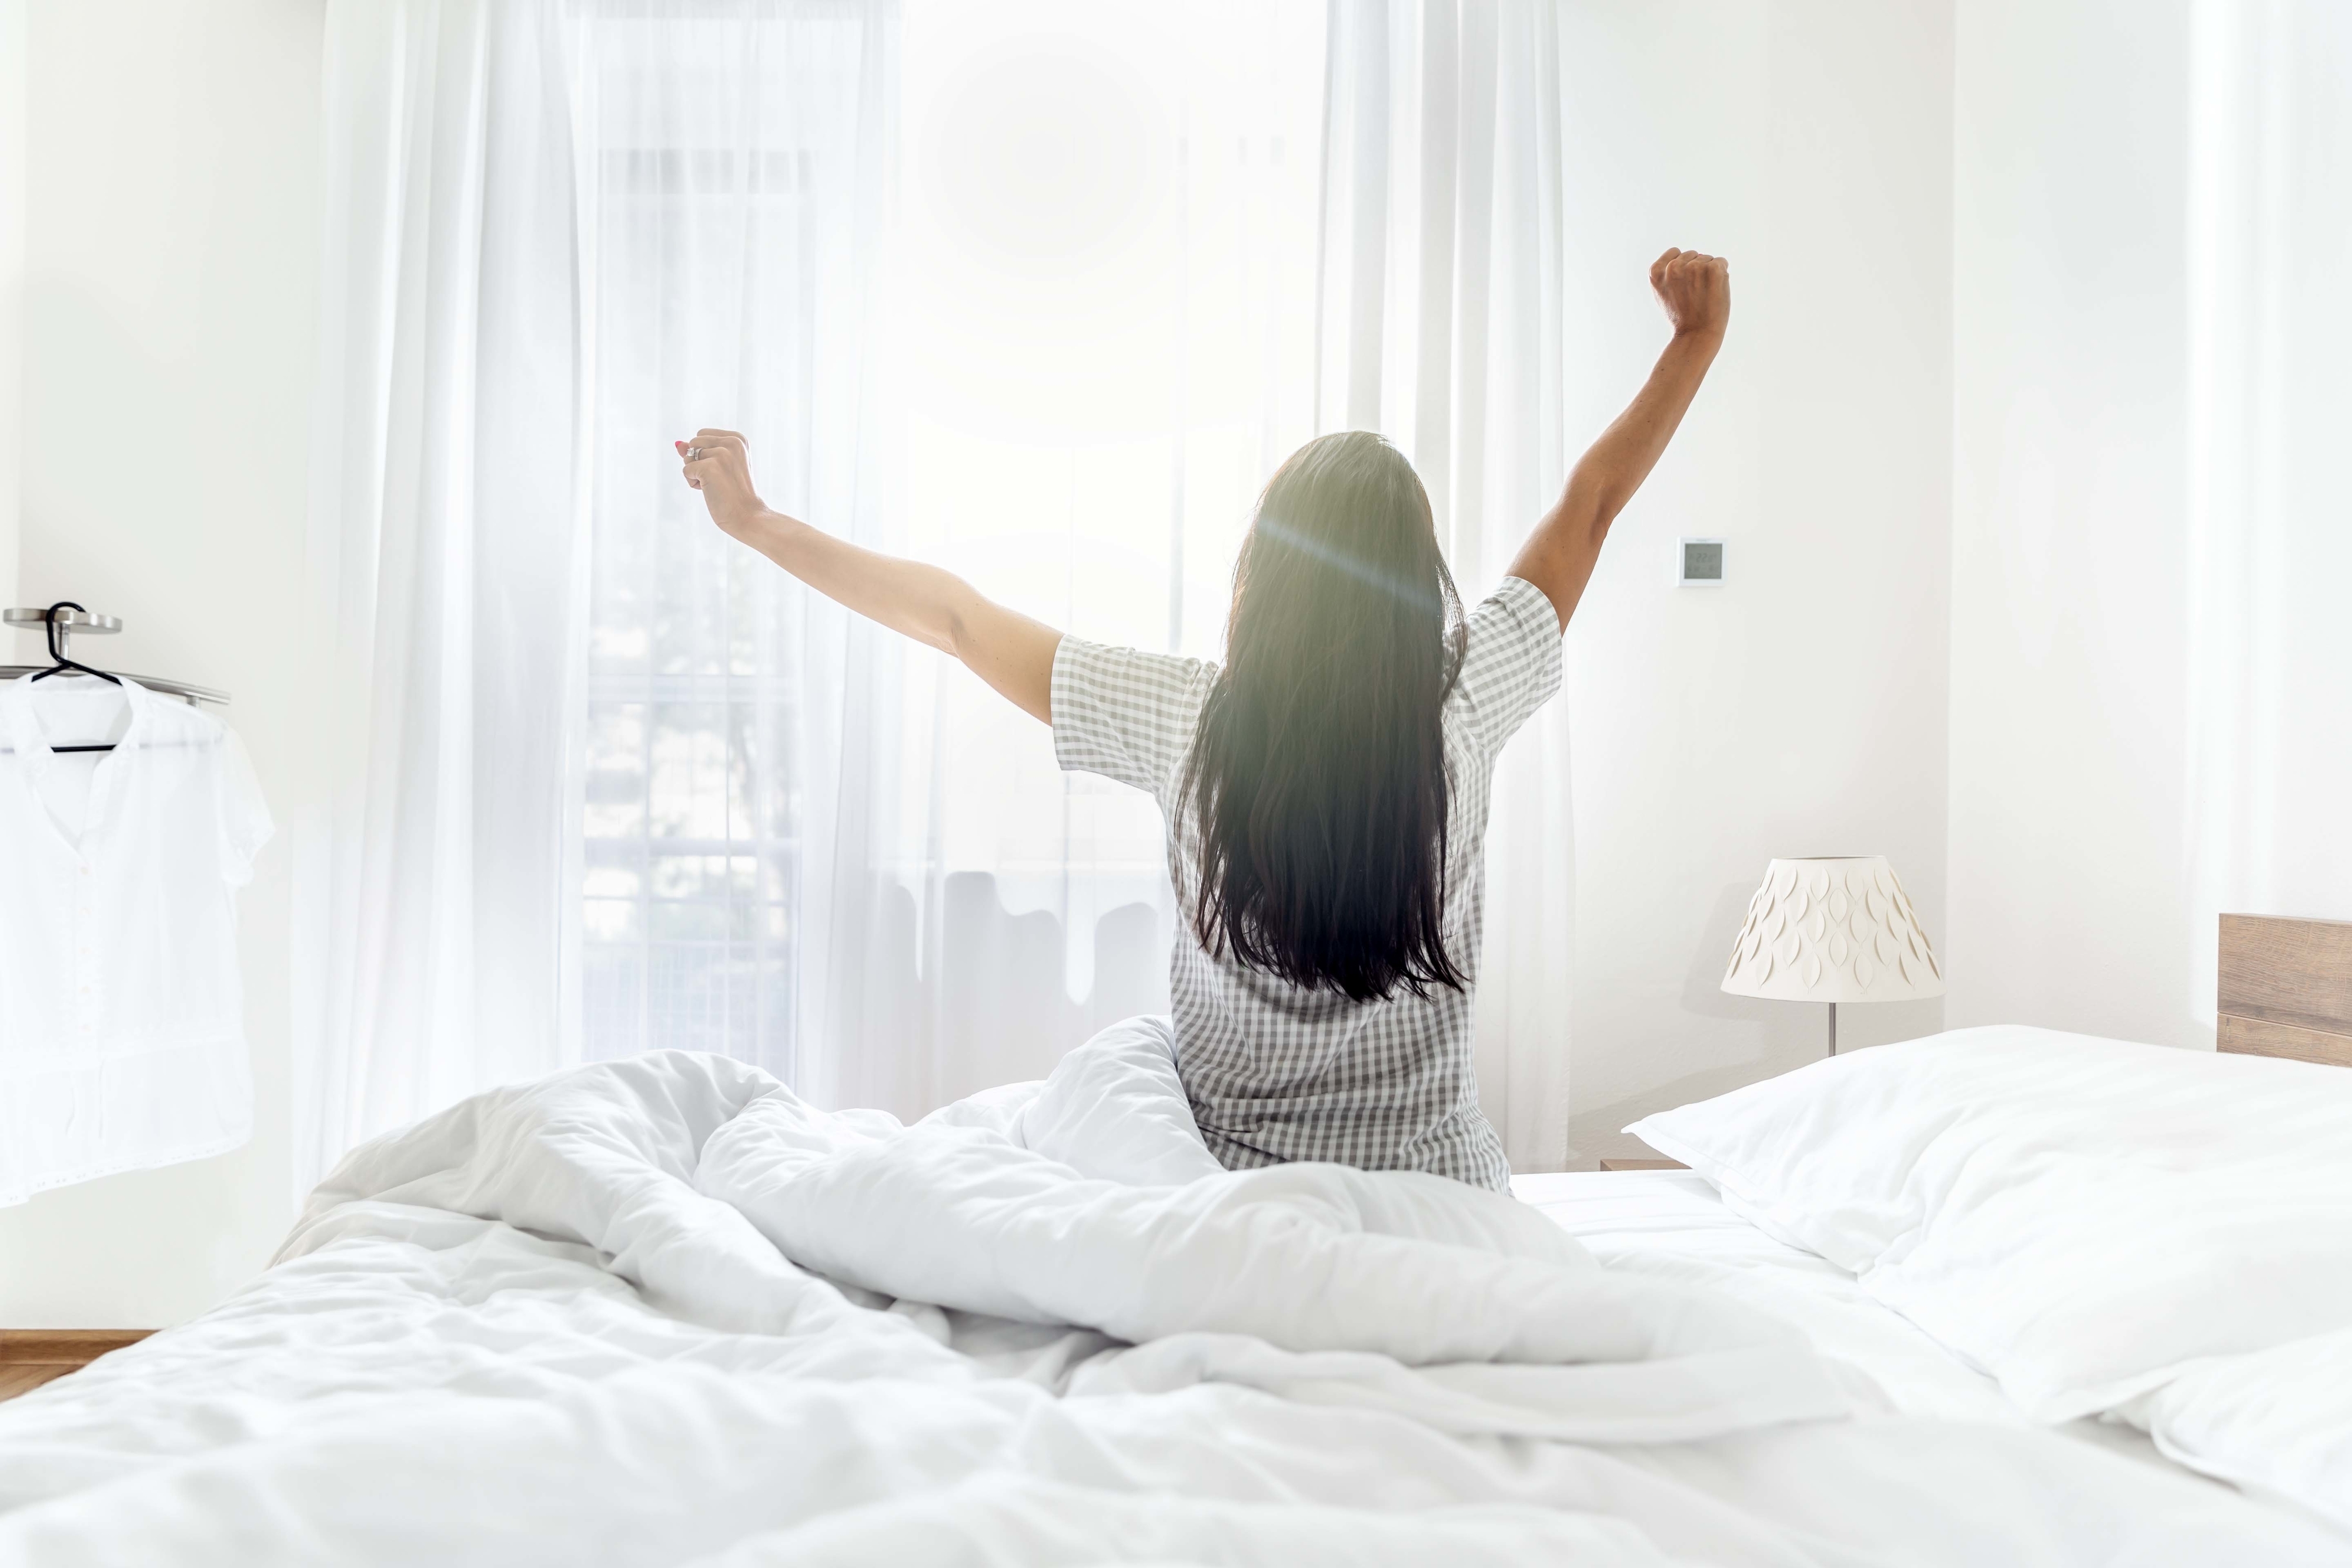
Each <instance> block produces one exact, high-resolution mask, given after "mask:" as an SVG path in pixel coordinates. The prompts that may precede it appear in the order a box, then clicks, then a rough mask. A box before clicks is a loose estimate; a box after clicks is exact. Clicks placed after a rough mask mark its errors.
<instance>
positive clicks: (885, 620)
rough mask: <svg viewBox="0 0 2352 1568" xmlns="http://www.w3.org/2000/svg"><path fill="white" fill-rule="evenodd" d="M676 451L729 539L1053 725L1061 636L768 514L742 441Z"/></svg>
mask: <svg viewBox="0 0 2352 1568" xmlns="http://www.w3.org/2000/svg"><path fill="white" fill-rule="evenodd" d="M677 452H678V456H679V457H680V458H681V459H683V460H684V462H685V464H686V482H687V483H688V484H689V485H691V486H694V487H695V488H696V489H698V490H699V491H701V492H702V499H703V502H704V504H705V505H707V506H708V507H709V508H710V517H711V520H712V521H713V522H715V523H717V524H718V525H719V528H721V529H723V530H724V531H725V532H726V533H728V534H729V535H730V536H731V537H733V538H739V539H741V540H742V541H743V542H744V543H745V544H747V545H750V546H751V548H752V549H755V550H758V551H759V552H760V553H761V555H763V556H766V557H767V558H768V559H770V560H772V561H774V562H775V563H776V564H777V565H778V566H781V567H782V568H783V569H784V570H786V571H789V572H791V573H792V574H793V576H794V577H797V578H799V579H800V580H802V581H803V582H805V583H807V584H808V585H809V586H810V587H811V588H814V589H815V590H816V591H818V592H819V593H822V594H824V596H825V597H826V598H827V599H831V600H833V601H835V602H837V603H840V604H843V605H845V606H847V607H848V608H849V609H852V610H855V611H856V612H857V613H859V614H860V615H863V616H866V618H867V619H869V620H873V621H878V622H881V623H882V624H883V625H885V626H887V627H889V628H890V630H892V631H893V632H904V633H905V634H906V635H908V636H909V637H912V638H913V639H915V641H917V642H918V643H929V644H930V645H931V646H932V647H934V648H937V649H939V650H940V652H942V653H953V654H954V655H955V656H956V657H957V658H959V659H961V660H962V661H963V662H964V663H965V664H967V665H969V666H970V667H971V672H972V674H976V675H978V676H979V677H980V678H981V679H982V680H983V681H986V682H987V683H988V684H989V685H992V686H993V687H995V688H996V689H997V690H998V691H999V692H1002V693H1003V695H1005V696H1007V697H1009V698H1011V699H1012V701H1013V704H1014V706H1018V707H1019V708H1020V709H1021V710H1022V711H1023V712H1024V713H1027V714H1031V715H1034V716H1036V717H1038V718H1041V719H1044V720H1045V722H1046V723H1047V724H1051V723H1053V722H1054V653H1055V650H1057V649H1058V648H1060V647H1061V645H1062V634H1061V633H1060V632H1056V631H1055V630H1054V629H1053V628H1052V627H1051V626H1046V625H1044V624H1041V623H1040V622H1035V621H1032V620H1030V619H1029V617H1027V616H1026V615H1022V614H1019V613H1017V612H1013V611H1011V610H1007V609H1006V608H1004V606H1003V605H1002V604H999V603H997V602H996V601H993V600H991V599H987V598H983V597H982V595H981V593H980V591H978V590H977V589H975V588H973V587H972V585H971V584H970V583H968V582H966V581H965V580H963V579H961V578H960V577H958V576H956V575H955V574H954V573H953V572H950V571H942V570H940V569H939V568H938V567H935V566H926V565H925V564H923V563H922V562H921V561H919V560H903V559H899V558H898V557H897V556H889V555H881V554H877V552H875V551H873V550H870V549H861V548H860V547H858V546H856V545H854V544H851V543H850V542H849V541H848V540H846V539H837V538H834V537H833V536H832V535H831V534H828V533H825V532H824V531H822V530H820V529H817V528H811V527H810V526H809V525H808V524H806V523H804V522H802V521H801V520H800V519H799V518H797V517H786V516H784V515H783V514H782V512H777V511H772V510H770V509H769V508H768V507H767V506H766V505H765V504H764V503H762V502H761V499H760V496H759V492H758V491H757V490H755V489H754V488H753V487H752V485H751V459H750V456H749V455H748V453H747V451H746V448H745V446H744V444H743V438H742V437H741V436H740V435H738V434H735V433H734V432H733V431H731V430H698V431H696V432H695V433H694V438H693V439H692V440H691V441H681V442H679V443H677Z"/></svg>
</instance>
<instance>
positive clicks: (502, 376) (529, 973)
mask: <svg viewBox="0 0 2352 1568" xmlns="http://www.w3.org/2000/svg"><path fill="white" fill-rule="evenodd" d="M553 16H554V10H553V7H552V6H539V5H507V4H500V3H498V0H447V3H445V4H413V5H412V4H383V5H333V6H331V7H330V10H329V16H328V26H327V52H326V67H325V94H326V103H327V108H328V114H327V124H328V143H327V148H326V155H327V162H328V166H329V171H330V177H329V182H328V222H327V233H326V257H325V261H326V267H325V279H326V281H325V288H324V295H325V298H324V303H323V319H322V322H321V342H322V363H321V368H320V397H319V402H318V411H317V415H316V428H315V431H314V435H313V452H312V466H311V475H312V504H311V516H312V523H311V562H310V565H311V576H312V581H313V589H312V592H311V595H310V598H311V603H310V607H309V609H310V613H311V614H312V615H313V616H315V617H318V618H319V619H320V620H321V621H322V622H324V624H322V625H320V626H319V627H318V628H316V630H315V632H314V635H313V638H312V641H311V644H310V645H312V646H315V647H320V648H323V649H328V650H331V656H330V658H329V659H328V660H327V662H326V664H324V666H323V667H322V668H321V669H320V670H319V671H318V672H317V674H318V675H319V677H320V689H319V695H320V711H321V712H323V713H325V714H327V715H329V716H330V718H329V723H328V726H327V727H326V729H325V731H324V732H323V733H321V734H320V736H319V737H317V744H318V749H319V753H320V758H321V762H322V766H323V767H324V768H326V769H327V770H328V777H329V781H330V783H331V789H332V797H331V807H330V809H329V811H328V814H327V816H326V818H325V820H323V821H304V822H300V823H298V824H297V826H298V832H297V834H296V839H295V847H296V853H297V856H298V870H297V881H296V898H297V900H298V905H297V920H296V930H297V933H298V940H299V941H301V942H303V943H305V944H306V945H307V948H308V950H307V951H305V952H303V953H301V954H299V955H298V957H299V962H298V964H297V966H296V973H297V975H298V977H299V981H298V984H299V985H301V986H302V987H303V988H304V989H303V991H302V992H301V993H300V994H298V996H297V998H296V1006H297V1009H298V1019H297V1028H298V1030H299V1038H300V1043H299V1048H298V1053H297V1079H296V1085H295V1103H296V1107H297V1162H298V1168H297V1172H296V1176H297V1179H298V1181H302V1182H307V1181H308V1180H309V1179H310V1178H313V1177H315V1176H317V1175H318V1174H320V1172H321V1171H322V1170H323V1169H324V1168H325V1167H326V1166H328V1165H329V1164H331V1162H332V1161H333V1159H334V1158H335V1156H336V1155H339V1154H340V1153H341V1151H342V1150H343V1149H344V1148H346V1147H348V1146H349V1145H351V1144H352V1142H354V1141H356V1140H357V1139H359V1138H361V1137H364V1136H366V1135H368V1134H373V1133H375V1132H378V1131H381V1130H383V1128H385V1127H387V1126H392V1125H396V1124H400V1123H402V1122H404V1121H406V1120H408V1119H410V1118H412V1117H415V1116H417V1115H420V1114H423V1113H425V1112H428V1111H431V1110H434V1109H436V1108H437V1107H439V1106H441V1105H445V1104H446V1103H449V1102H450V1101H452V1100H455V1099H457V1098H459V1097H461V1096H463V1095H465V1094H467V1093H470V1092H473V1091H474V1090H476V1089H478V1088H479V1087H481V1086H482V1085H483V1084H485V1083H492V1082H501V1081H504V1080H509V1079H514V1078H520V1077H526V1076H529V1075H530V1074H532V1073H534V1072H539V1071H545V1070H547V1069H548V1068H551V1067H553V1066H556V1065H558V1064H560V1063H561V1062H562V1061H564V1060H565V1059H566V1056H567V1054H568V1049H569V1048H568V1044H567V1040H566V1036H567V1032H568V1030H567V1027H566V1026H567V1021H568V1020H567V1017H566V1010H565V1008H564V1006H563V998H564V995H565V992H566V986H565V984H564V979H565V962H564V954H565V947H566V943H565V940H564V937H565V930H566V925H567V923H568V922H567V913H568V909H567V906H568V897H567V890H568V886H569V884H570V881H571V878H570V876H569V873H568V871H567V866H568V863H569V861H570V858H571V855H572V849H571V845H572V841H573V840H574V838H575V837H576V834H575V833H574V832H572V831H568V827H569V824H571V823H572V822H573V821H576V816H577V813H576V811H575V810H573V807H572V800H573V791H572V789H571V788H570V784H569V779H570V776H571V767H570V758H571V756H572V752H573V750H574V747H575V737H576V735H577V733H578V729H579V710H580V698H579V690H580V688H579V684H578V674H577V672H578V660H577V656H576V654H577V650H578V648H579V646H580V632H581V617H580V606H581V602H582V598H581V585H582V577H581V572H582V570H583V567H584V565H585V559H584V552H583V549H582V548H581V546H582V544H583V540H584V532H583V521H584V512H583V491H582V489H581V487H580V486H579V483H578V476H579V472H580V467H581V465H582V463H583V458H584V447H583V442H582V434H583V418H582V416H583V408H584V404H583V401H582V391H583V386H584V385H585V381H584V376H583V369H584V365H585V344H584V339H583V332H582V320H583V319H582V302H583V287H582V274H581V270H580V267H579V255H578V251H577V247H576V246H574V244H573V234H574V229H575V225H574V217H573V214H574V208H575V203H576V200H577V195H578V193H577V190H576V187H575V184H574V181H573V155H572V136H573V131H574V126H573V122H572V105H571V94H570V91H569V86H570V75H571V71H572V61H571V60H570V59H569V58H568V51H567V50H566V48H565V47H564V39H563V37H562V32H561V30H560V28H558V27H557V26H555V24H554V21H553Z"/></svg>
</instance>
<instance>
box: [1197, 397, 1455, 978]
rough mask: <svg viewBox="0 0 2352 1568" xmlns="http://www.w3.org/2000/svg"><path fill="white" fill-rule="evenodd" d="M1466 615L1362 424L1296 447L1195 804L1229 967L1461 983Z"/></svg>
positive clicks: (1237, 608) (1251, 589)
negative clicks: (1449, 947) (1457, 745)
mask: <svg viewBox="0 0 2352 1568" xmlns="http://www.w3.org/2000/svg"><path fill="white" fill-rule="evenodd" d="M1462 634H1463V633H1462V601H1461V599H1460V596H1459V595H1457V594H1456V593H1455V592H1454V579H1453V576H1452V574H1451V573H1449V572H1448V571H1447V570H1445V559H1444V557H1443V556H1442V555H1440V554H1439V553H1438V549H1437V530H1436V528H1435V527H1434V525H1433V521H1432V518H1431V515H1430V509H1429V496H1428V493H1427V492H1426V491H1424V490H1423V488H1422V486H1421V477H1420V476H1418V475H1416V474H1415V473H1414V472H1413V471H1412V465H1411V464H1410V463H1407V462H1406V461H1405V460H1404V456H1403V455H1402V453H1400V452H1398V451H1397V449H1396V448H1395V447H1393V446H1391V445H1390V444H1388V443H1387V442H1385V441H1383V440H1381V438H1380V437H1379V436H1377V435H1374V434H1370V433H1369V432H1365V431H1351V432H1349V433H1347V434H1339V435H1326V436H1322V437H1320V438H1318V439H1317V440H1314V441H1310V442H1308V443H1307V444H1306V445H1305V446H1302V447H1300V448H1299V449H1298V450H1297V452H1296V453H1294V454H1292V455H1291V457H1290V460H1289V461H1288V462H1286V463H1285V464H1284V465H1282V467H1281V468H1280V470H1278V471H1277V472H1276V474H1275V476H1274V477H1273V479H1271V480H1270V481H1268V482H1267V484H1266V487H1265V495H1264V496H1262V497H1259V499H1258V507H1257V517H1256V519H1255V521H1254V522H1253V523H1252V524H1251V526H1250V530H1249V535H1248V537H1247V538H1245V539H1244V541H1243V543H1242V550H1241V559H1240V560H1239V561H1238V562H1237V563H1236V564H1235V566H1234V604H1233V610H1232V612H1231V616H1230V619H1229V620H1228V621H1227V622H1226V627H1225V664H1224V668H1223V671H1222V672H1221V673H1220V674H1218V676H1217V680H1216V685H1214V686H1213V688H1212V689H1211V691H1210V693H1209V700H1208V704H1207V706H1205V707H1204V708H1203V709H1202V714H1201V728H1200V733H1199V735H1198V737H1196V738H1195V740H1194V742H1193V746H1192V754H1191V756H1190V758H1188V759H1187V761H1186V763H1185V767H1184V773H1183V779H1182V783H1181V789H1180V792H1179V800H1180V802H1181V805H1180V809H1181V810H1184V811H1186V812H1189V813H1191V814H1192V816H1193V817H1194V819H1195V820H1196V821H1197V822H1198V824H1199V828H1200V837H1201V861H1200V867H1199V878H1200V881H1199V885H1198V886H1196V887H1189V888H1185V889H1183V890H1181V892H1182V894H1183V896H1184V898H1185V902H1186V903H1187V904H1188V905H1189V906H1190V907H1189V912H1190V914H1191V916H1192V931H1193V934H1194V935H1195V936H1198V937H1199V938H1200V941H1201V945H1202V946H1203V947H1205V948H1206V949H1207V950H1208V951H1210V952H1212V953H1215V954H1220V955H1222V954H1224V953H1227V952H1230V953H1232V954H1233V955H1234V956H1235V957H1237V958H1239V959H1240V960H1241V961H1242V962H1243V963H1244V964H1246V965H1248V966H1250V967H1253V968H1256V969H1261V970H1264V971H1265V972H1266V973H1268V974H1272V975H1276V976H1279V977H1281V978H1283V979H1285V980H1287V981H1289V982H1290V983H1291V984H1292V985H1295V986H1299V987H1303V988H1307V989H1310V990H1331V991H1337V992H1339V993H1340V994H1341V995H1343V996H1345V997H1348V998H1350V999H1352V1000H1355V1001H1365V1000H1369V999H1371V998H1379V997H1385V996H1388V995H1389V994H1390V993H1391V992H1392V991H1394V990H1395V989H1397V988H1399V987H1400V986H1402V987H1403V988H1407V989H1409V990H1411V991H1412V993H1413V994H1414V995H1415V996H1426V995H1427V994H1428V992H1429V988H1431V987H1433V986H1444V987H1449V988H1454V989H1455V990H1459V989H1461V988H1462V987H1463V986H1464V984H1465V978H1466V977H1465V975H1464V973H1463V971H1462V970H1461V969H1460V968H1459V967H1457V966H1456V965H1455V963H1454V957H1453V956H1452V955H1450V954H1448V953H1447V952H1446V950H1445V940H1444V918H1445V852H1446V841H1445V815H1446V799H1447V792H1446V776H1445V747H1444V733H1443V730H1442V728H1441V727H1440V713H1441V710H1442V708H1443V707H1444V703H1445V697H1446V694H1447V693H1448V691H1450V690H1451V689H1452V687H1453V685H1454V676H1455V674H1457V673H1458V672H1459V670H1460V668H1461V664H1462Z"/></svg>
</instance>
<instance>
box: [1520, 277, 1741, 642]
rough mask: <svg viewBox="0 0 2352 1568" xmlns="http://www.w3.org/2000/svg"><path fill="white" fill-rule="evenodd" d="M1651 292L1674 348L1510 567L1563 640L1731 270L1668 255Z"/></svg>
mask: <svg viewBox="0 0 2352 1568" xmlns="http://www.w3.org/2000/svg"><path fill="white" fill-rule="evenodd" d="M1650 287H1652V288H1654V289H1655V290H1657V295H1658V303H1660V304H1661V305H1664V307H1665V308H1666V319H1668V320H1669V321H1671V322H1673V323H1674V328H1675V337H1674V341H1672V342H1670V343H1668V344H1667V345H1666V351H1665V352H1664V353H1663V354H1661V355H1659V356H1658V364H1657V368H1656V369H1655V370H1653V371H1651V372H1650V379H1649V381H1648V382H1645V383H1644V384H1643V387H1642V390H1641V392H1639V393H1638V394H1636V395H1635V397H1634V399H1633V402H1631V403H1630V404H1628V405H1627V406H1626V409H1625V412H1624V413H1621V414H1619V415H1618V416H1617V422H1616V423H1613V424H1612V425H1611V426H1610V427H1609V428H1608V429H1607V430H1604V431H1602V432H1601V439H1600V440H1598V441H1596V442H1594V443H1593V444H1592V447H1591V450H1590V451H1588V452H1587V453H1585V455H1583V456H1582V457H1581V458H1580V459H1579V460H1578V462H1577V465H1576V467H1575V470H1574V471H1573V472H1571V473H1570V475H1569V476H1568V487H1567V488H1566V489H1565V490H1563V491H1561V493H1560V497H1559V502H1558V504H1557V505H1555V506H1554V507H1552V509H1551V510H1550V511H1549V512H1546V513H1545V514H1544V515H1543V520H1542V521H1540V522H1538V523H1537V524H1536V530H1535V532H1534V533H1533V534H1532V535H1530V536H1529V537H1528V542H1527V543H1526V544H1525V545H1524V546H1522V547H1521V548H1520V550H1519V554H1518V559H1516V560H1514V561H1512V562H1511V570H1510V575H1511V576H1513V577H1520V578H1525V579H1526V580H1528V581H1529V582H1532V583H1534V584H1535V585H1536V586H1537V587H1538V588H1540V589H1542V590H1543V591H1544V595H1545V597H1546V598H1548V599H1549V600H1550V601H1551V607H1552V609H1553V610H1554V611H1555V612H1558V614H1559V624H1560V629H1561V630H1562V631H1566V630H1567V628H1568V618H1569V617H1570V615H1573V614H1575V613H1576V601H1578V600H1580V599H1581V598H1583V597H1584V585H1585V584H1586V583H1587V582H1588V581H1590V580H1591V578H1592V565H1593V562H1595V561H1597V560H1599V559H1601V542H1602V541H1603V540H1604V539H1606V538H1608V537H1609V525H1610V524H1611V523H1612V522H1614V521H1616V519H1617V514H1618V513H1620V512H1622V511H1623V510H1624V509H1625V503H1626V502H1628V501H1630V500H1632V499H1633V492H1634V491H1636V490H1638V489H1640V488H1641V487H1642V481H1643V480H1644V479H1646V478H1648V477H1649V476H1650V470H1651V469H1652V468H1654V467H1655V466H1656V465H1657V461H1658V456H1659V454H1661V453H1663V452H1664V451H1665V449H1666V443H1667V442H1669V441H1672V440H1673V439H1674V436H1675V427H1677V426H1678V425H1680V424H1681V423H1682V422H1683V414H1684V413H1685V411H1687V410H1688V409H1689V407H1690V405H1691V399H1693V398H1695V397H1696V396H1697V395H1698V386H1699V382H1703V381H1705V380H1706V371H1707V367H1708V366H1709V365H1712V364H1713V363H1715V355H1716V350H1718V349H1720V348H1722V347H1723V332H1724V328H1725V327H1726V326H1727V324H1728V323H1729V322H1730V319H1731V267H1730V265H1729V264H1728V263H1727V262H1726V261H1725V260H1724V259H1723V258H1722V257H1721V256H1701V255H1700V254H1699V253H1698V252H1696V251H1692V250H1670V251H1668V252H1666V254H1665V255H1664V256H1660V257H1658V259H1657V260H1656V261H1655V262H1654V263H1653V264H1652V265H1651V267H1650Z"/></svg>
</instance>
